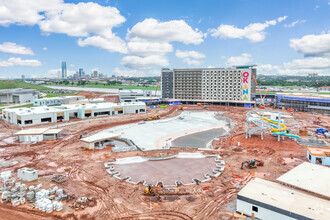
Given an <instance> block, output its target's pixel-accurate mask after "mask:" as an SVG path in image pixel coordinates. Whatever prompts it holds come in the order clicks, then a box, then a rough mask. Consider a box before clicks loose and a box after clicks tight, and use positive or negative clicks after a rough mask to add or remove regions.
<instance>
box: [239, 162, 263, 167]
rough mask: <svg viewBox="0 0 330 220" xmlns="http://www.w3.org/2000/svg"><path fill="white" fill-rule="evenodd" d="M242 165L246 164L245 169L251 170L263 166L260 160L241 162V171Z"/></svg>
mask: <svg viewBox="0 0 330 220" xmlns="http://www.w3.org/2000/svg"><path fill="white" fill-rule="evenodd" d="M244 164H246V166H245V167H246V168H249V169H252V168H257V167H260V166H261V167H262V166H264V162H263V161H262V160H251V161H244V162H242V166H241V169H243V166H244Z"/></svg>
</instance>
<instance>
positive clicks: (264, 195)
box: [237, 178, 330, 219]
mask: <svg viewBox="0 0 330 220" xmlns="http://www.w3.org/2000/svg"><path fill="white" fill-rule="evenodd" d="M316 180H317V179H316ZM316 180H314V181H316ZM237 198H238V200H243V199H244V198H248V199H250V200H252V201H251V203H252V204H253V201H256V202H259V203H263V204H266V205H267V206H268V207H269V206H271V207H276V208H278V209H281V210H284V211H286V212H289V213H294V214H297V215H300V216H304V217H308V218H311V219H329V216H330V209H329V201H328V200H326V199H321V198H319V197H316V196H313V195H311V194H309V193H306V192H303V191H300V190H297V189H293V188H291V187H288V186H285V185H282V184H280V183H274V182H271V181H268V180H263V179H259V178H256V179H254V180H251V181H250V182H249V183H248V184H247V185H246V186H245V187H244V188H243V189H242V190H241V191H240V192H239V193H238V196H237ZM269 208H270V207H269ZM270 209H271V208H270Z"/></svg>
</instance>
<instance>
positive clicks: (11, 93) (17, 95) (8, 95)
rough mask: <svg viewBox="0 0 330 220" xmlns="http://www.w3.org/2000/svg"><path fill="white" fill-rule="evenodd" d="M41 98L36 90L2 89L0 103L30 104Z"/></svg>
mask: <svg viewBox="0 0 330 220" xmlns="http://www.w3.org/2000/svg"><path fill="white" fill-rule="evenodd" d="M38 97H39V91H37V90H35V89H23V88H16V89H1V90H0V103H6V104H8V103H30V102H33V101H34V100H35V99H37V98H38Z"/></svg>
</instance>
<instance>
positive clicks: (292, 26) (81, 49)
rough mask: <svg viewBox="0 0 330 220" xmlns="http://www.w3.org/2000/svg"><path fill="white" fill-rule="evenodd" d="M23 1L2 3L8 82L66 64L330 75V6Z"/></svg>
mask: <svg viewBox="0 0 330 220" xmlns="http://www.w3.org/2000/svg"><path fill="white" fill-rule="evenodd" d="M15 2H16V0H12V1H5V0H0V3H1V5H2V7H3V8H4V11H3V12H4V13H1V15H0V31H1V35H0V78H20V77H21V75H25V76H26V78H30V77H58V73H59V71H60V72H61V71H62V68H61V62H62V61H66V62H67V63H66V74H67V76H71V75H73V74H75V73H77V72H78V74H79V75H81V74H82V73H83V71H85V72H86V74H87V73H93V72H94V71H95V70H97V71H98V72H99V73H104V74H105V75H108V76H111V75H122V76H128V75H129V76H157V75H159V74H160V71H161V68H162V67H168V68H199V67H202V68H206V67H230V66H232V65H245V64H257V65H258V66H257V69H258V74H265V75H267V74H268V75H270V74H272V75H276V74H278V75H307V74H311V73H318V74H319V75H327V76H329V75H330V1H329V0H318V1H308V0H302V1H298V0H294V1H289V2H288V1H284V0H280V1H275V2H274V1H268V0H266V1H262V2H261V1H259V2H257V1H253V2H251V1H243V0H240V1H215V0H210V1H186V0H183V1H174V0H167V1H151V0H145V1H134V3H132V2H131V1H128V0H121V1H118V0H117V1H62V0H50V1H47V3H45V2H44V1H42V0H31V1H26V2H24V4H23V3H21V2H18V1H17V2H16V3H15ZM81 68H82V70H81V71H80V69H81ZM61 74H62V72H61Z"/></svg>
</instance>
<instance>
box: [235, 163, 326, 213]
mask: <svg viewBox="0 0 330 220" xmlns="http://www.w3.org/2000/svg"><path fill="white" fill-rule="evenodd" d="M329 187H330V169H329V168H327V167H324V166H320V165H315V164H311V163H307V162H304V163H302V164H300V165H299V166H297V167H295V168H294V169H292V170H291V171H289V172H287V173H286V174H284V175H282V176H281V177H279V178H278V179H277V180H276V182H272V181H268V180H264V179H259V178H256V179H254V180H252V181H250V182H249V183H248V184H247V185H246V186H245V187H244V188H243V189H242V190H241V191H240V192H239V193H238V195H237V208H236V211H237V212H238V213H241V214H244V215H247V216H253V217H254V218H258V219H329V216H330V209H329V199H330V191H329Z"/></svg>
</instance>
